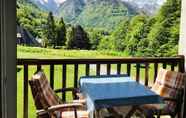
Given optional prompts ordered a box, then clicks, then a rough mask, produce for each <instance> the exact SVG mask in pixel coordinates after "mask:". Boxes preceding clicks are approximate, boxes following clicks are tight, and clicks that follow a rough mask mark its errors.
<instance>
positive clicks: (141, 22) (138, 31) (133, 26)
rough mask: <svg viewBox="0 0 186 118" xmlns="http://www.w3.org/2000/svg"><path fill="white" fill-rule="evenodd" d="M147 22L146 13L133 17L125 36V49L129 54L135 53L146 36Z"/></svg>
mask: <svg viewBox="0 0 186 118" xmlns="http://www.w3.org/2000/svg"><path fill="white" fill-rule="evenodd" d="M146 23H147V17H146V16H145V15H137V16H135V17H133V18H132V19H131V21H130V24H129V26H128V33H127V36H126V38H125V43H126V44H127V45H126V48H125V50H127V51H128V52H129V54H131V55H135V53H136V52H137V50H138V44H139V42H140V41H141V40H143V39H144V38H146V32H145V30H146Z"/></svg>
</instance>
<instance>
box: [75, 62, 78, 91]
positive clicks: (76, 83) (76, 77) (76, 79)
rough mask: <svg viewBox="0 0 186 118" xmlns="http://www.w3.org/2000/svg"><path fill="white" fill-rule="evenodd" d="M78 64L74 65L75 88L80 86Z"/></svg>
mask: <svg viewBox="0 0 186 118" xmlns="http://www.w3.org/2000/svg"><path fill="white" fill-rule="evenodd" d="M78 69H79V68H78V64H75V65H74V87H75V88H77V87H78V86H77V85H78Z"/></svg>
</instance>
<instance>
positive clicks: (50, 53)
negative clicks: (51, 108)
mask: <svg viewBox="0 0 186 118" xmlns="http://www.w3.org/2000/svg"><path fill="white" fill-rule="evenodd" d="M126 56H127V53H122V52H114V51H87V50H83V51H82V50H62V49H57V50H54V49H44V48H33V47H24V46H17V58H33V59H36V58H39V59H41V58H43V59H52V58H53V59H62V58H115V57H126ZM19 68H21V70H20V71H19V72H17V111H18V112H17V113H18V114H17V117H18V118H22V115H23V67H22V66H19ZM42 68H43V69H44V72H45V73H46V74H47V77H49V71H50V70H49V66H43V67H42ZM101 68H105V65H102V66H101ZM101 70H102V69H101ZM131 70H132V71H131V75H132V77H135V73H136V68H135V67H134V65H133V66H132V68H131ZM35 71H36V67H35V66H30V67H29V79H30V78H31V76H32V74H33V73H34V72H35ZM111 71H112V73H116V65H115V64H113V65H111ZM73 72H74V69H73V66H71V65H69V66H67V87H72V86H73V74H71V73H73ZM121 72H122V73H126V65H122V68H121ZM90 74H92V75H95V68H94V67H93V68H91V72H90ZM140 74H141V75H140V78H142V79H141V80H142V81H143V79H144V74H145V71H144V69H141V71H140ZM153 74H154V73H153V65H150V70H149V75H150V80H151V81H152V80H153ZM83 75H85V66H84V65H80V66H79V77H80V76H83ZM61 78H62V66H55V73H54V81H55V83H54V86H55V89H57V88H61V86H62V82H61V80H62V79H61ZM59 96H61V95H59ZM71 99H72V97H71V94H68V95H67V100H68V101H70V100H71ZM28 111H29V118H35V117H36V111H35V106H34V102H33V99H32V95H31V91H30V88H29V106H28Z"/></svg>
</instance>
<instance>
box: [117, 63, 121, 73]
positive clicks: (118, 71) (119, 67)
mask: <svg viewBox="0 0 186 118" xmlns="http://www.w3.org/2000/svg"><path fill="white" fill-rule="evenodd" d="M117 74H118V75H120V74H121V64H117Z"/></svg>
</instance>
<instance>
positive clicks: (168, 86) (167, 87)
mask: <svg viewBox="0 0 186 118" xmlns="http://www.w3.org/2000/svg"><path fill="white" fill-rule="evenodd" d="M183 81H184V79H183V74H182V73H180V72H174V71H168V70H165V69H162V68H161V69H160V70H159V72H158V75H157V78H156V81H155V84H154V85H153V87H152V89H151V90H152V91H154V92H155V93H157V94H159V95H160V96H162V97H169V98H177V97H178V95H179V94H180V89H181V88H182V87H183V83H184V82H183ZM175 108H176V102H173V101H166V102H165V106H164V111H167V112H174V110H175Z"/></svg>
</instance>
